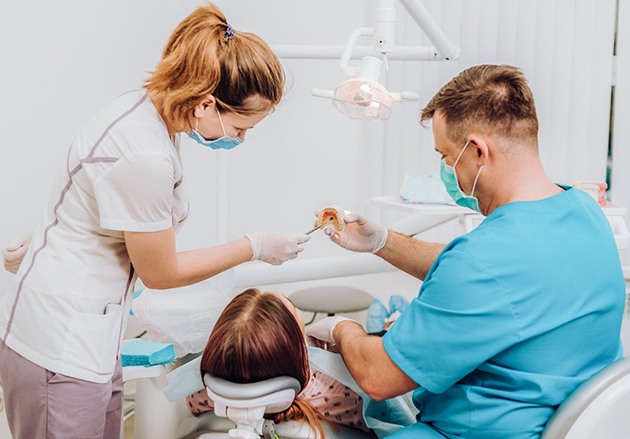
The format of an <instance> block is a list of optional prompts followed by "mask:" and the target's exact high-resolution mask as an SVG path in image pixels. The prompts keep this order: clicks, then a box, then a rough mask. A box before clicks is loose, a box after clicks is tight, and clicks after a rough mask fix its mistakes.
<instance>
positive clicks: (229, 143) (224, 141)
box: [186, 110, 243, 149]
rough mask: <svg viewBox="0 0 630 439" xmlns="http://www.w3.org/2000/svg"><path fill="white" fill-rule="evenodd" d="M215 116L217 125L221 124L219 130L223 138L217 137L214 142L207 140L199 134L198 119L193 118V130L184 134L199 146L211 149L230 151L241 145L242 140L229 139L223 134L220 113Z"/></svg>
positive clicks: (236, 138) (238, 138)
mask: <svg viewBox="0 0 630 439" xmlns="http://www.w3.org/2000/svg"><path fill="white" fill-rule="evenodd" d="M217 114H218V115H219V123H220V124H221V130H223V136H222V137H219V138H218V139H215V140H208V139H206V138H205V137H203V136H202V135H201V134H199V131H197V130H198V128H199V118H195V129H194V130H190V131H188V132H187V133H186V134H188V136H189V137H190V138H191V139H193V140H194V141H195V142H197V143H198V144H200V145H203V146H206V147H208V148H212V149H232V148H234V147H236V146H237V145H240V144H241V143H243V139H241V138H240V137H230V136H228V135H227V134H226V132H225V127H224V126H223V120H222V119H221V113H220V112H219V110H217Z"/></svg>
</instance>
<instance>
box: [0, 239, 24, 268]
mask: <svg viewBox="0 0 630 439" xmlns="http://www.w3.org/2000/svg"><path fill="white" fill-rule="evenodd" d="M30 243H31V236H30V235H27V236H20V237H19V238H16V239H14V240H13V241H11V242H10V243H9V244H8V245H7V246H6V247H5V248H4V249H3V250H2V256H3V262H4V268H5V270H7V271H9V272H11V273H14V274H15V273H17V271H18V269H19V268H20V265H21V264H22V259H24V255H25V254H26V251H27V250H28V246H29V245H30Z"/></svg>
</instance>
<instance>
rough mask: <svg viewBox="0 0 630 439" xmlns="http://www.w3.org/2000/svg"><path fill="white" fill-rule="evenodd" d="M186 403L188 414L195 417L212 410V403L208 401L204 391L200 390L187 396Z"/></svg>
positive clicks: (206, 393)
mask: <svg viewBox="0 0 630 439" xmlns="http://www.w3.org/2000/svg"><path fill="white" fill-rule="evenodd" d="M186 403H187V405H188V410H190V412H191V413H192V414H193V415H195V416H199V415H201V414H202V413H206V412H211V411H212V410H214V401H212V399H210V397H209V396H208V392H206V389H202V390H200V391H198V392H196V393H193V394H192V395H188V396H187V397H186Z"/></svg>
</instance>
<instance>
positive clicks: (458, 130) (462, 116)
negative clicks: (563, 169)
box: [420, 64, 538, 147]
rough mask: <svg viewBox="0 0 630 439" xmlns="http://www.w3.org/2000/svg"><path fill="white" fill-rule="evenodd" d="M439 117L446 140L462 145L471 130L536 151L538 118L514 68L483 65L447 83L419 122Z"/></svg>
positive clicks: (520, 73)
mask: <svg viewBox="0 0 630 439" xmlns="http://www.w3.org/2000/svg"><path fill="white" fill-rule="evenodd" d="M436 113H439V114H440V115H441V116H442V117H443V118H444V121H445V124H446V126H447V128H448V136H449V138H451V139H452V140H453V141H454V142H456V143H461V144H464V143H465V141H466V136H468V134H469V133H471V132H472V131H474V130H478V131H482V132H484V133H486V134H488V135H494V136H497V137H503V138H505V139H508V140H522V141H524V142H526V143H529V144H532V145H533V146H534V147H537V144H538V141H537V137H538V117H537V115H536V106H535V104H534V96H533V94H532V91H531V89H530V88H529V86H528V85H527V80H526V79H525V76H524V74H523V72H522V71H521V70H520V69H519V68H517V67H514V66H509V65H490V64H484V65H479V66H474V67H470V68H468V69H466V70H464V71H462V72H461V73H460V74H459V75H457V76H455V77H454V78H453V79H451V80H450V81H449V82H448V83H447V84H446V85H444V86H443V87H442V88H441V89H440V91H438V93H437V94H436V95H435V96H433V98H432V99H431V100H430V101H429V103H428V104H427V106H426V107H425V108H424V109H423V110H422V114H421V116H420V122H421V123H422V122H425V121H427V120H430V119H432V118H433V116H434V115H435V114H436Z"/></svg>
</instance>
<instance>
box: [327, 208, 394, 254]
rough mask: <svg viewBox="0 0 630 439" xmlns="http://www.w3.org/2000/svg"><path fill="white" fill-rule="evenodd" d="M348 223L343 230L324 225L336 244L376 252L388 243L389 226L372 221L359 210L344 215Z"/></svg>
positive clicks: (357, 250)
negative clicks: (339, 230)
mask: <svg viewBox="0 0 630 439" xmlns="http://www.w3.org/2000/svg"><path fill="white" fill-rule="evenodd" d="M343 220H344V221H345V222H346V223H347V224H348V226H347V227H346V229H345V230H344V231H343V232H338V231H337V230H335V228H334V227H332V225H331V226H324V233H325V234H326V235H328V237H329V238H330V240H331V241H332V242H334V243H335V244H337V245H339V246H341V247H343V248H345V249H348V250H352V251H355V252H371V253H376V252H378V251H379V250H380V249H382V248H383V247H385V244H386V243H387V228H386V227H382V226H381V225H379V224H377V223H375V222H374V221H371V220H370V219H368V218H366V217H365V216H363V215H362V214H361V213H359V212H350V213H348V214H346V215H345V216H344V217H343Z"/></svg>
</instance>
